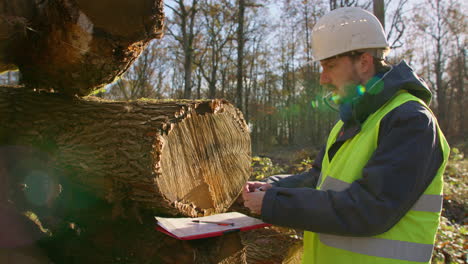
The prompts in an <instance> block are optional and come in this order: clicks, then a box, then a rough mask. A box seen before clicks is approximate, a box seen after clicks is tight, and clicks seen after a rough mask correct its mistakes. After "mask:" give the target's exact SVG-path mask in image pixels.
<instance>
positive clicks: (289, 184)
mask: <svg viewBox="0 0 468 264" xmlns="http://www.w3.org/2000/svg"><path fill="white" fill-rule="evenodd" d="M324 153H325V146H324V147H323V148H322V149H321V150H320V152H319V153H318V155H317V157H316V158H315V160H314V164H313V165H312V168H311V169H310V170H308V171H304V172H302V173H299V174H293V175H290V174H284V175H273V176H271V177H268V178H267V179H266V182H268V183H270V184H271V185H273V186H275V187H285V188H298V187H308V188H315V187H316V186H317V182H318V179H319V177H320V171H321V168H322V160H323V155H324Z"/></svg>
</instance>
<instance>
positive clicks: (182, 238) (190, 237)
mask: <svg viewBox="0 0 468 264" xmlns="http://www.w3.org/2000/svg"><path fill="white" fill-rule="evenodd" d="M268 226H271V224H267V223H263V224H258V225H253V226H246V227H241V228H232V229H228V230H224V231H218V232H210V233H204V234H199V235H193V236H185V237H178V236H176V235H174V234H172V233H171V232H169V231H167V230H166V229H164V228H162V227H160V226H156V230H158V231H159V232H161V233H164V234H166V235H168V236H171V237H173V238H176V239H179V240H194V239H203V238H209V237H217V236H222V235H225V234H229V233H235V232H241V231H248V230H253V229H258V228H263V227H268Z"/></svg>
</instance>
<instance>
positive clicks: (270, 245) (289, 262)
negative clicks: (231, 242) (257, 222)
mask: <svg viewBox="0 0 468 264" xmlns="http://www.w3.org/2000/svg"><path fill="white" fill-rule="evenodd" d="M241 237H242V244H244V245H245V246H246V250H247V263H249V264H263V263H269V264H299V263H301V259H302V252H303V247H302V239H300V238H299V237H298V235H297V234H296V231H294V230H292V229H287V228H281V227H270V228H262V229H257V230H252V231H249V232H243V233H241Z"/></svg>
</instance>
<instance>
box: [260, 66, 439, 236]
mask: <svg viewBox="0 0 468 264" xmlns="http://www.w3.org/2000/svg"><path fill="white" fill-rule="evenodd" d="M383 83H384V85H383V89H382V90H381V91H380V92H379V93H377V94H369V93H366V94H364V95H363V96H362V98H361V99H360V100H359V101H358V102H356V104H354V105H353V106H352V118H351V119H350V120H347V121H346V122H345V125H344V128H343V131H342V133H340V137H339V138H338V139H337V141H336V142H335V144H334V145H333V146H332V147H331V148H330V150H329V158H330V160H331V159H332V158H333V156H334V154H335V153H336V152H337V151H338V149H339V148H340V147H341V145H342V144H343V143H344V142H346V140H348V139H351V138H352V137H354V135H356V134H357V133H359V131H360V127H361V126H360V124H362V123H363V122H364V121H365V120H366V118H367V117H368V116H369V115H370V114H372V113H373V112H374V111H376V110H377V109H379V108H380V107H381V106H382V105H383V104H385V102H387V101H388V100H389V99H390V98H392V96H393V95H394V94H395V93H396V92H397V91H399V90H400V89H405V90H407V91H409V92H410V93H412V94H413V95H415V96H417V97H419V98H421V99H422V100H423V101H425V102H426V103H427V104H429V102H430V100H431V92H430V90H429V89H428V87H427V85H426V84H425V83H424V81H423V80H422V79H420V78H419V77H418V76H416V74H414V72H413V70H412V69H411V68H410V67H409V66H408V65H407V64H406V63H405V62H404V61H403V62H401V63H399V64H398V65H396V66H393V67H392V69H391V70H390V71H389V72H387V73H386V75H385V77H384V79H383ZM323 155H324V149H322V150H321V151H320V153H319V154H318V156H317V158H316V160H315V162H314V165H313V168H312V169H311V170H309V171H307V172H304V173H301V174H296V175H290V176H272V177H270V178H269V179H268V180H267V182H269V183H271V184H273V185H274V187H273V188H271V189H269V190H267V191H266V193H265V196H264V199H263V205H262V215H261V217H262V219H263V220H264V221H265V222H268V223H272V224H275V225H280V226H286V227H291V228H299V229H304V230H308V231H312V232H319V233H329V234H335V235H343V236H373V235H377V234H381V233H384V232H385V231H387V230H389V229H390V228H391V227H392V226H393V225H395V224H396V223H397V222H398V221H399V220H400V219H401V218H402V217H403V216H404V215H405V214H406V212H407V211H408V210H409V209H410V208H411V207H412V206H413V204H414V203H415V202H416V200H418V198H419V196H420V195H421V194H422V193H423V192H424V190H425V189H426V188H427V186H428V185H429V183H430V182H431V181H432V179H433V178H434V176H435V175H436V173H437V169H438V168H439V167H440V165H441V164H442V161H443V157H442V150H441V146H440V144H439V139H438V135H437V128H436V120H435V118H434V116H433V115H432V114H431V113H430V111H428V110H427V109H426V108H425V107H424V106H422V105H421V104H419V103H417V102H408V103H405V104H403V105H401V106H399V107H397V108H396V109H394V110H393V111H391V112H390V113H388V114H387V115H386V116H385V117H384V119H382V121H381V123H380V131H379V139H378V148H377V150H376V151H375V153H374V154H373V156H372V158H371V159H370V160H369V162H368V163H367V165H366V167H365V168H364V170H363V178H362V179H360V180H358V181H356V183H357V184H352V185H351V187H350V188H349V189H347V190H345V191H343V192H333V191H322V190H316V189H315V187H316V184H317V180H318V177H319V175H320V168H321V163H322V159H323ZM389 166H392V168H393V169H392V170H389V169H388V168H389ZM394 166H398V167H399V168H398V170H399V172H400V173H398V174H397V175H395V174H390V173H389V172H390V171H393V172H394V171H395V168H394ZM371 175H372V177H369V178H372V181H371V180H369V179H368V177H367V176H371ZM382 188H384V191H382ZM382 194H385V196H383V195H382ZM350 200H352V201H354V202H353V203H350V202H349V201H350ZM356 201H357V202H356ZM352 207H354V208H355V209H356V210H358V211H361V212H362V211H364V212H367V213H366V214H362V215H360V216H359V217H358V218H356V216H355V215H353V216H349V215H346V214H343V213H342V211H341V210H337V209H336V208H347V210H344V211H348V210H353V208H352ZM286 208H287V209H288V210H287V211H288V212H291V211H295V212H296V215H291V214H290V213H289V214H288V215H286V214H285V213H284V211H286V210H285V209H286ZM291 209H295V210H291Z"/></svg>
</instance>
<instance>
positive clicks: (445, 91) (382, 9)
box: [0, 0, 468, 263]
mask: <svg viewBox="0 0 468 264" xmlns="http://www.w3.org/2000/svg"><path fill="white" fill-rule="evenodd" d="M340 6H359V7H362V8H364V9H367V10H369V11H371V12H374V13H375V14H376V15H377V16H378V17H379V19H380V20H381V21H382V22H383V24H384V27H385V30H386V32H387V34H388V35H387V38H388V40H389V43H390V44H391V48H392V51H391V53H390V56H389V59H388V60H389V62H390V63H392V64H397V63H399V62H400V61H401V60H403V59H404V60H406V61H407V62H408V63H409V64H410V65H411V66H412V67H413V68H414V70H415V72H416V73H417V74H418V75H419V76H421V77H422V78H423V79H424V80H425V81H426V82H427V83H428V85H429V86H430V88H431V90H432V91H433V94H434V96H433V100H432V103H431V105H430V107H431V108H432V110H433V111H434V112H435V114H436V116H437V118H438V121H439V124H440V126H441V128H442V130H443V131H444V133H445V135H446V137H447V139H448V141H449V143H450V144H451V146H452V147H454V148H453V149H452V156H451V161H450V164H449V167H448V169H447V173H446V182H447V184H446V190H445V201H444V216H443V221H442V228H441V231H440V232H439V235H438V244H437V245H436V251H435V253H434V254H435V258H434V262H435V263H465V262H466V261H467V254H466V253H463V252H466V251H467V249H468V247H467V245H466V238H467V234H468V232H467V228H466V226H467V219H468V218H467V210H468V209H467V199H468V193H467V191H466V190H467V189H468V188H467V187H468V186H467V179H466V178H467V177H466V176H467V175H468V172H467V167H468V162H467V160H466V158H464V155H463V153H464V152H465V153H466V152H467V151H468V139H467V137H466V135H467V134H468V116H467V113H466V111H465V110H464V107H465V106H466V105H467V103H468V98H467V91H466V87H465V85H466V80H467V65H466V48H467V44H468V41H467V38H466V32H467V24H468V22H467V17H466V14H468V12H467V11H468V10H467V4H466V2H465V1H462V0H386V1H382V0H276V1H275V0H166V1H165V13H166V17H167V19H166V31H165V36H164V37H163V38H162V39H159V40H154V41H152V42H151V43H150V44H149V46H148V47H147V49H146V50H145V51H144V52H143V53H142V54H141V56H140V57H139V58H138V60H137V61H136V62H135V63H134V64H133V65H132V66H131V67H130V69H129V70H128V71H127V72H126V73H125V74H124V75H123V76H122V77H121V78H119V79H118V80H116V81H115V82H113V83H112V84H109V85H107V86H106V87H104V88H102V89H100V90H99V91H97V92H96V93H95V94H94V95H95V96H98V97H103V98H107V99H115V100H135V99H138V98H158V99H167V98H168V99H181V98H190V99H195V98H225V99H227V100H229V101H231V102H233V103H234V104H235V105H236V106H237V107H238V108H239V109H240V110H241V111H242V112H243V114H244V117H245V119H246V121H247V123H248V125H249V127H250V131H251V138H252V151H253V153H254V155H255V157H254V158H253V168H254V169H253V175H252V178H253V179H261V178H263V177H265V176H269V175H271V174H275V173H295V172H300V171H303V170H305V169H307V168H309V167H310V164H311V163H312V160H313V158H314V155H315V153H316V151H317V150H318V149H319V148H320V147H321V146H322V145H323V143H324V141H325V140H326V136H327V134H328V132H329V131H330V129H331V127H332V125H333V124H334V123H335V122H336V120H337V119H338V114H337V112H335V111H333V110H332V109H330V108H329V107H328V106H326V105H325V104H324V103H323V100H322V97H323V96H324V95H325V91H324V90H323V89H322V87H321V86H320V85H319V75H320V70H321V69H320V65H319V64H318V63H317V62H312V60H313V58H312V50H311V46H310V37H311V34H312V28H313V26H314V25H315V23H316V21H317V20H318V19H319V18H320V17H321V16H322V15H324V14H325V13H327V12H329V11H330V10H331V9H335V8H337V7H340ZM20 79H21V77H20V76H19V74H18V72H7V73H5V74H3V75H0V84H17V83H19V82H20ZM449 242H455V243H449Z"/></svg>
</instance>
